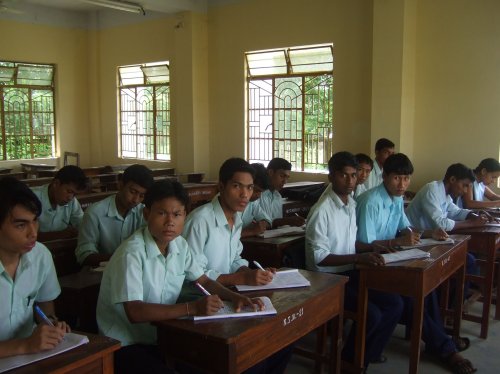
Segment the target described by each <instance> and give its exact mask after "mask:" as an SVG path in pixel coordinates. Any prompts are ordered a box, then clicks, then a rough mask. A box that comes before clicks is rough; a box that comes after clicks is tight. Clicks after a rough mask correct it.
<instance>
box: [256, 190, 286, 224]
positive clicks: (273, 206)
mask: <svg viewBox="0 0 500 374" xmlns="http://www.w3.org/2000/svg"><path fill="white" fill-rule="evenodd" d="M259 200H260V206H261V208H262V210H263V211H264V212H265V213H266V214H267V215H268V217H269V218H271V221H274V220H275V219H277V218H283V198H282V197H281V194H280V193H279V191H277V190H274V191H271V190H265V191H264V192H262V194H261V195H260V199H259Z"/></svg>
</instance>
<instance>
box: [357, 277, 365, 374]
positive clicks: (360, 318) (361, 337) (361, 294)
mask: <svg viewBox="0 0 500 374" xmlns="http://www.w3.org/2000/svg"><path fill="white" fill-rule="evenodd" d="M367 309H368V288H367V286H366V274H365V272H364V271H363V270H361V271H360V274H359V289H358V311H357V313H356V347H355V350H354V366H355V368H356V369H359V370H360V371H361V370H362V368H363V367H364V362H365V343H366V312H367Z"/></svg>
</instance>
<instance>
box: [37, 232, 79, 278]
mask: <svg viewBox="0 0 500 374" xmlns="http://www.w3.org/2000/svg"><path fill="white" fill-rule="evenodd" d="M42 243H43V244H44V245H45V246H46V247H47V248H48V249H49V251H50V253H51V254H52V259H53V260H54V266H55V268H56V273H57V275H58V276H59V277H60V276H63V275H68V274H72V273H76V272H78V271H79V270H80V265H79V264H78V262H76V257H75V249H76V245H77V238H76V237H73V238H66V239H56V240H48V241H44V242H42Z"/></svg>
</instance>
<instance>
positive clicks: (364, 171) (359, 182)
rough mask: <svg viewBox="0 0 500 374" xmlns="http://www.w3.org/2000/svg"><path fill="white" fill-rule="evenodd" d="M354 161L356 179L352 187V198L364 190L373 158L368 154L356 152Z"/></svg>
mask: <svg viewBox="0 0 500 374" xmlns="http://www.w3.org/2000/svg"><path fill="white" fill-rule="evenodd" d="M354 157H356V161H357V162H358V175H357V179H356V187H354V198H355V199H356V198H357V197H358V196H359V195H361V194H362V193H363V192H365V191H366V186H365V184H364V183H365V182H366V180H367V179H368V177H369V176H370V173H371V171H372V169H373V160H372V159H371V158H370V156H368V155H365V154H364V153H358V154H357V155H356V156H354Z"/></svg>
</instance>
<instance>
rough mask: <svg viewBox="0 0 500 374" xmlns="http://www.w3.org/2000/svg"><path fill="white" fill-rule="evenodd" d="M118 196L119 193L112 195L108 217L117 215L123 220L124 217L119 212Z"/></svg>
mask: <svg viewBox="0 0 500 374" xmlns="http://www.w3.org/2000/svg"><path fill="white" fill-rule="evenodd" d="M117 198H118V194H115V195H113V196H111V198H110V201H109V205H108V212H107V215H108V217H116V218H118V219H121V220H123V217H122V216H121V215H120V213H118V208H117V207H116V199H117Z"/></svg>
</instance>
